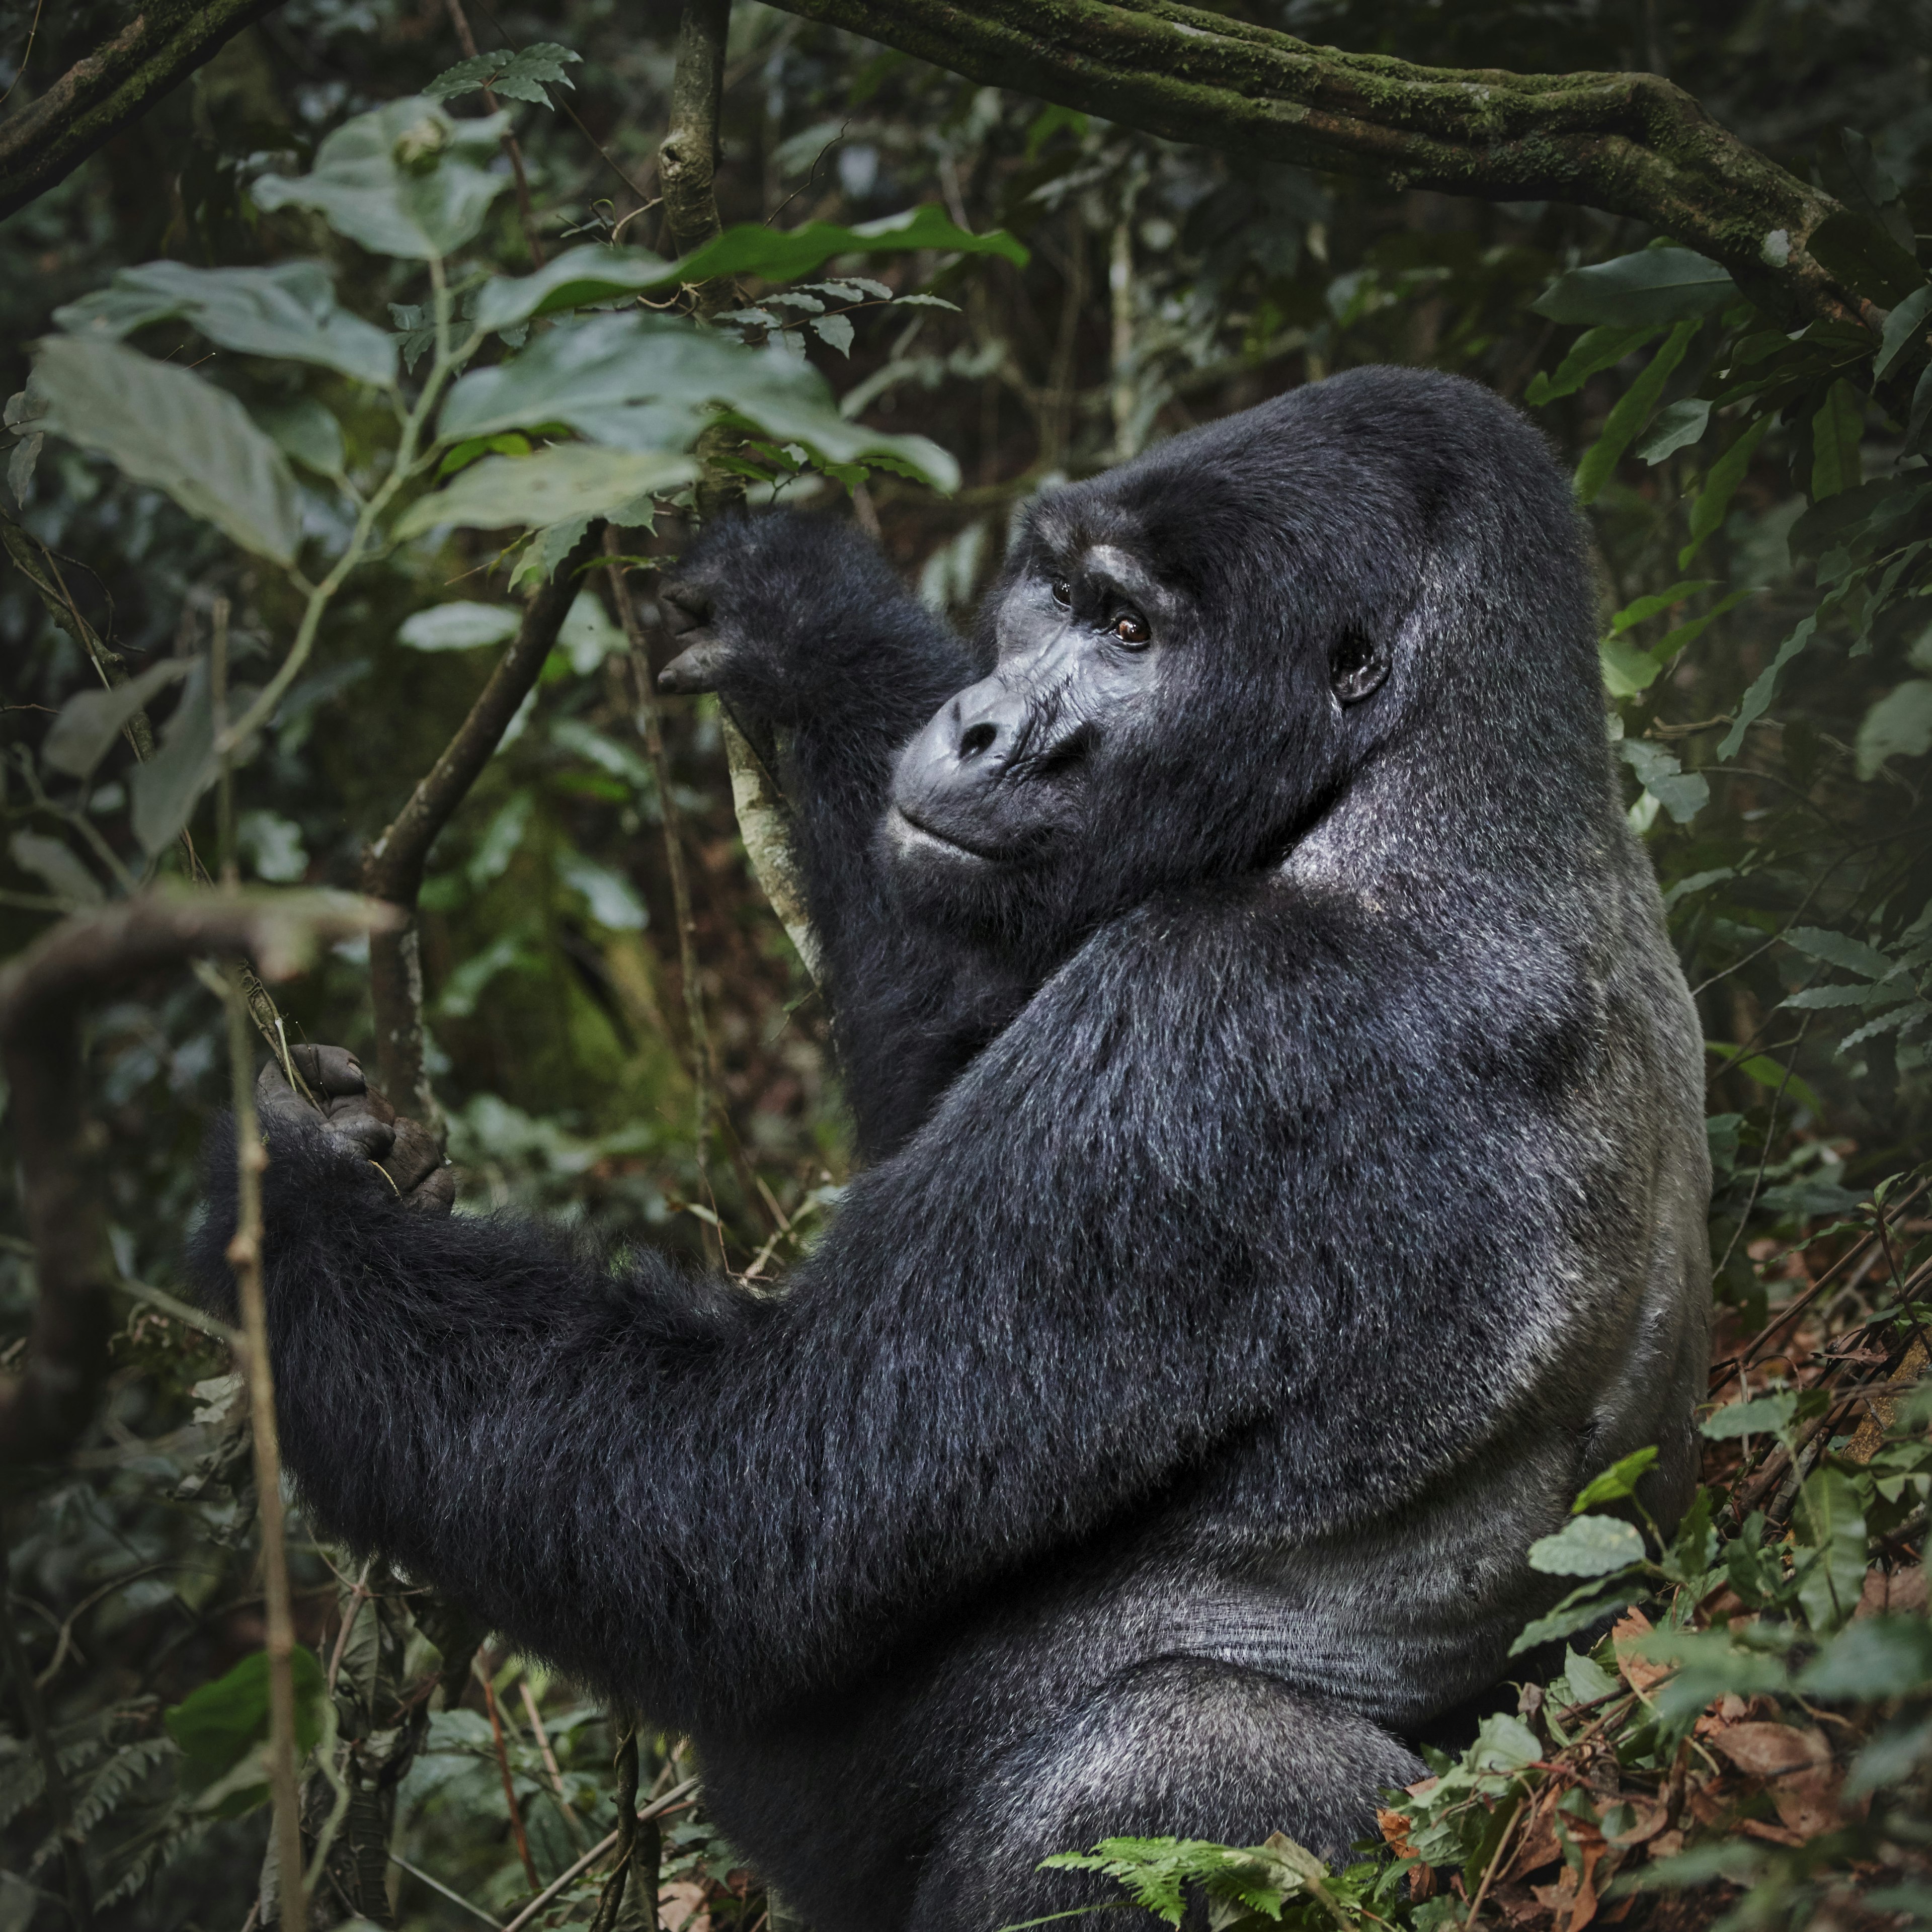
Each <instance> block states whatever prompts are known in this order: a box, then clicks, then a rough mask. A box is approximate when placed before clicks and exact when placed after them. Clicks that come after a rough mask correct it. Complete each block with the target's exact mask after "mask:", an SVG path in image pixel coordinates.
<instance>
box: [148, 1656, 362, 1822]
mask: <svg viewBox="0 0 1932 1932" xmlns="http://www.w3.org/2000/svg"><path fill="white" fill-rule="evenodd" d="M290 1670H291V1673H292V1675H293V1677H294V1679H295V1691H296V1754H297V1755H298V1757H307V1756H308V1754H309V1752H310V1751H313V1750H314V1748H315V1745H316V1741H317V1739H319V1738H320V1736H322V1732H323V1713H322V1705H323V1699H324V1698H325V1697H326V1695H327V1694H328V1693H327V1688H326V1685H325V1683H324V1682H323V1673H322V1666H321V1665H320V1664H319V1663H318V1662H317V1661H316V1658H315V1654H314V1652H312V1651H311V1650H309V1649H306V1648H305V1646H302V1645H301V1644H298V1645H296V1648H295V1650H294V1652H293V1655H292V1656H291V1658H290ZM162 1722H163V1724H165V1725H166V1727H167V1732H168V1735H169V1737H171V1738H172V1739H174V1741H175V1743H176V1745H178V1746H179V1747H180V1748H181V1783H182V1784H183V1786H184V1787H185V1788H186V1789H187V1790H189V1791H190V1792H196V1791H201V1790H205V1788H206V1787H208V1786H209V1785H211V1784H213V1783H214V1781H215V1780H216V1779H217V1778H220V1777H222V1776H223V1775H225V1774H226V1773H227V1772H229V1771H231V1770H233V1769H234V1768H235V1766H236V1765H238V1764H239V1763H241V1762H242V1760H244V1759H245V1757H247V1756H248V1753H249V1751H251V1748H253V1747H254V1746H255V1745H258V1744H260V1743H261V1742H263V1740H265V1739H266V1738H267V1736H268V1735H269V1654H268V1652H266V1651H265V1650H258V1651H256V1652H253V1653H252V1654H251V1655H249V1656H247V1657H245V1658H243V1659H242V1661H241V1662H240V1663H239V1664H236V1667H234V1669H233V1670H230V1671H229V1673H227V1675H226V1676H223V1677H218V1678H217V1679H215V1680H214V1682H213V1683H211V1684H203V1685H201V1686H199V1688H197V1689H196V1690H193V1691H190V1692H189V1693H188V1694H187V1696H186V1697H184V1698H183V1699H182V1700H181V1702H180V1703H178V1704H177V1705H175V1706H173V1708H172V1709H170V1710H169V1711H167V1712H165V1713H164V1714H163V1718H162Z"/></svg>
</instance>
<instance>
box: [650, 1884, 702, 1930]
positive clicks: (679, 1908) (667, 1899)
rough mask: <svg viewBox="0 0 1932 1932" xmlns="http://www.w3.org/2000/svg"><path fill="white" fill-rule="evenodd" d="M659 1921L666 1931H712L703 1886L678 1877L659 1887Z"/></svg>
mask: <svg viewBox="0 0 1932 1932" xmlns="http://www.w3.org/2000/svg"><path fill="white" fill-rule="evenodd" d="M658 1924H660V1925H661V1926H662V1927H664V1932H711V1913H710V1912H709V1909H708V1908H707V1907H706V1903H705V1892H704V1888H703V1885H700V1884H699V1883H698V1882H697V1881H696V1880H695V1879H684V1878H676V1879H671V1880H670V1882H669V1883H667V1884H665V1885H659V1886H658Z"/></svg>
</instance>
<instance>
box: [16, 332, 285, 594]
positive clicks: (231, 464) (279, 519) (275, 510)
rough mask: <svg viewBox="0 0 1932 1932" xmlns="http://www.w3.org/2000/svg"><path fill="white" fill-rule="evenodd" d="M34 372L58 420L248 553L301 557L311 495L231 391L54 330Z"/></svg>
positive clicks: (71, 436) (68, 433) (116, 347)
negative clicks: (305, 502) (304, 499)
mask: <svg viewBox="0 0 1932 1932" xmlns="http://www.w3.org/2000/svg"><path fill="white" fill-rule="evenodd" d="M34 374H35V375H36V377H37V378H38V380H40V383H41V384H42V385H43V387H44V388H45V389H46V394H47V397H48V402H49V410H50V414H51V421H50V423H49V427H50V428H53V429H55V430H57V431H58V433H59V434H61V435H62V436H65V437H67V438H68V440H70V441H71V442H74V443H79V444H80V445H81V446H82V447H83V449H92V450H95V451H98V452H99V453H100V454H101V455H104V456H106V457H107V458H110V460H112V461H113V463H115V464H116V465H117V466H118V467H119V468H120V469H121V470H123V471H124V472H125V473H126V474H127V475H129V476H131V477H132V478H133V479H134V480H135V481H136V482H137V483H150V484H154V486H155V487H157V488H158V489H161V490H166V492H167V493H168V494H169V496H172V498H173V499H175V502H177V503H178V504H179V505H181V508H183V509H184V510H186V511H187V512H188V514H190V516H195V517H204V518H205V519H206V520H208V522H210V523H213V524H214V525H215V526H216V527H217V528H218V529H220V530H221V531H222V532H223V533H224V534H225V535H227V536H229V537H230V538H233V540H234V541H235V542H236V543H238V544H240V545H241V546H242V548H243V549H244V550H252V551H253V552H254V553H255V554H256V555H257V556H266V557H267V558H269V559H270V560H271V561H272V562H276V563H280V564H292V563H293V562H294V561H295V557H296V549H297V547H298V546H299V544H300V543H301V541H302V510H301V500H300V498H299V496H298V494H297V493H296V481H295V478H294V477H293V475H290V472H289V466H288V464H287V463H286V462H285V461H284V460H283V457H282V453H281V451H280V450H278V449H277V448H276V447H275V445H274V443H272V442H270V441H269V439H268V437H266V436H264V435H263V433H262V432H261V431H260V430H259V429H257V428H256V427H255V425H254V423H253V422H251V421H250V420H249V417H248V411H247V410H245V409H244V408H243V407H242V405H241V404H239V402H237V401H236V399H235V398H233V396H231V395H229V394H228V392H226V390H225V389H217V388H215V386H214V384H213V383H209V382H207V381H205V380H203V379H202V377H199V376H197V375H196V374H193V371H190V370H187V369H179V368H175V366H174V365H172V364H171V363H166V362H155V361H154V359H152V358H151V357H150V356H142V355H137V354H136V353H135V352H134V351H133V350H131V349H124V348H123V347H121V345H120V344H118V343H115V342H83V341H78V340H77V339H76V338H74V337H72V336H66V335H49V336H47V337H45V338H43V339H42V341H40V344H39V345H38V347H37V350H36V352H35V356H34Z"/></svg>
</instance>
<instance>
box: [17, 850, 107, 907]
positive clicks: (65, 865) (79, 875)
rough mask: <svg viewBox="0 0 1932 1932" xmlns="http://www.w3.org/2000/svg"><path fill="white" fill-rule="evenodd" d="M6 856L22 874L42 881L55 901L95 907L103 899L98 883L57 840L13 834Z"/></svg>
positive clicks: (103, 893)
mask: <svg viewBox="0 0 1932 1932" xmlns="http://www.w3.org/2000/svg"><path fill="white" fill-rule="evenodd" d="M7 856H9V857H10V859H12V860H13V862H14V864H15V865H18V866H19V867H20V869H21V870H22V871H23V872H31V873H32V874H34V877H36V878H38V879H44V880H46V884H47V889H49V891H50V892H52V894H53V895H54V896H55V898H58V899H65V901H67V902H68V904H70V905H98V904H100V903H101V901H102V900H103V899H104V898H106V897H107V894H106V893H105V892H104V891H102V889H101V881H100V880H98V879H97V878H96V877H95V876H94V874H92V872H90V871H89V870H88V869H87V868H86V866H85V865H83V864H82V863H81V862H80V859H78V858H77V856H75V854H74V851H73V850H72V849H71V847H68V846H67V845H65V844H63V843H62V841H60V840H59V839H58V838H46V837H45V836H44V835H43V834H41V833H40V832H15V833H14V834H13V837H12V838H10V839H8V840H7Z"/></svg>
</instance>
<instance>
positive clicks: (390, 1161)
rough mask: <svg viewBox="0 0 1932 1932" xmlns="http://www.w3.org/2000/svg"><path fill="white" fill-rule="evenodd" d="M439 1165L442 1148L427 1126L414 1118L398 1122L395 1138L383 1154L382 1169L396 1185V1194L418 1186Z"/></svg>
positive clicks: (407, 1191) (441, 1159)
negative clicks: (387, 1151)
mask: <svg viewBox="0 0 1932 1932" xmlns="http://www.w3.org/2000/svg"><path fill="white" fill-rule="evenodd" d="M442 1165H443V1150H442V1148H440V1147H438V1146H437V1144H436V1136H434V1134H432V1133H430V1131H429V1130H428V1128H426V1127H422V1126H421V1125H419V1124H418V1123H417V1122H416V1121H407V1120H399V1121H397V1123H396V1129H395V1142H394V1144H393V1145H392V1146H391V1148H390V1149H389V1153H388V1154H386V1155H385V1156H384V1157H383V1172H384V1173H386V1175H388V1176H389V1178H390V1179H391V1180H392V1181H394V1182H395V1184H396V1188H397V1191H398V1193H403V1194H407V1193H409V1191H410V1189H412V1188H413V1187H420V1186H421V1185H422V1183H423V1181H425V1179H426V1178H428V1176H429V1175H432V1174H434V1173H435V1172H436V1171H437V1169H439V1168H440V1167H441V1166H442Z"/></svg>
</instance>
